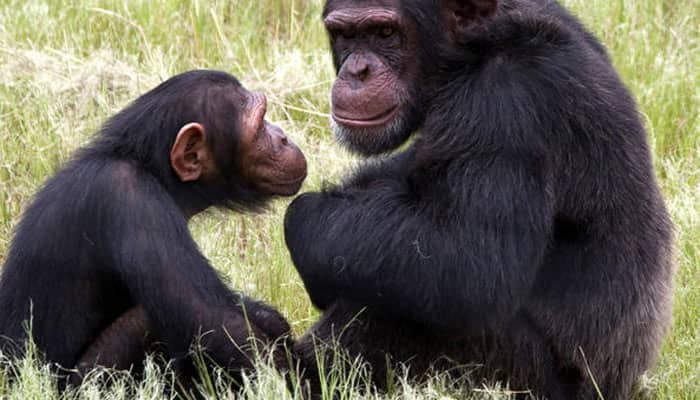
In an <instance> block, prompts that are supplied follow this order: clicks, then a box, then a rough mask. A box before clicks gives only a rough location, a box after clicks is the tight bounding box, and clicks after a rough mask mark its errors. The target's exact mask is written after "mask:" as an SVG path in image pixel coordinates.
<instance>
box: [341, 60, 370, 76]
mask: <svg viewBox="0 0 700 400" xmlns="http://www.w3.org/2000/svg"><path fill="white" fill-rule="evenodd" d="M346 68H347V69H346V71H347V72H348V74H350V76H352V77H353V78H354V79H357V80H359V81H364V80H365V79H366V78H367V76H368V75H369V63H368V62H367V59H366V58H365V57H362V56H358V55H352V56H351V58H350V59H349V60H348V61H347V62H346Z"/></svg>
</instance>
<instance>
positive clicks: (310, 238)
mask: <svg viewBox="0 0 700 400" xmlns="http://www.w3.org/2000/svg"><path fill="white" fill-rule="evenodd" d="M342 201H344V200H343V199H342V198H340V197H338V196H336V195H333V194H329V193H305V194H303V195H301V196H299V197H297V198H296V199H295V200H294V201H293V202H292V204H290V205H289V208H287V213H286V215H285V220H284V236H285V240H286V243H287V248H288V249H289V252H290V254H291V256H292V261H293V262H294V266H295V267H296V269H297V272H299V275H300V276H301V279H302V281H303V282H304V286H305V287H306V291H307V292H308V293H309V297H310V298H311V302H312V303H313V304H314V305H315V306H316V307H318V308H319V309H321V310H325V309H326V308H327V307H328V306H330V305H331V304H332V303H333V302H334V301H335V300H336V298H337V296H338V291H337V290H336V289H335V282H334V279H333V278H334V275H335V272H334V268H335V267H334V265H333V260H332V257H331V255H332V254H333V249H332V242H333V240H332V237H331V232H330V230H329V228H330V224H331V223H332V221H330V220H329V216H328V215H326V212H325V210H333V209H338V208H336V207H338V205H337V204H336V203H337V202H342Z"/></svg>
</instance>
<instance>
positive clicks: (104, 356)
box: [70, 306, 154, 385]
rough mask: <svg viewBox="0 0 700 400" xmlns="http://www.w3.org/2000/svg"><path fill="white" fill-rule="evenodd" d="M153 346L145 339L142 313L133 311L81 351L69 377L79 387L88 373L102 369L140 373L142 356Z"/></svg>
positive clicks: (146, 330) (146, 332) (137, 309)
mask: <svg viewBox="0 0 700 400" xmlns="http://www.w3.org/2000/svg"><path fill="white" fill-rule="evenodd" d="M153 345H154V338H153V337H152V336H150V335H149V324H148V319H147V317H146V313H145V311H144V309H143V308H142V307H140V306H137V307H133V308H131V309H129V310H128V311H127V312H125V313H124V314H122V315H121V316H120V317H119V318H117V319H116V320H115V321H114V322H112V324H111V325H109V326H108V327H107V328H106V329H105V330H103V331H102V333H100V335H99V336H98V337H97V339H95V341H94V342H92V344H90V346H88V348H87V349H86V350H85V352H84V353H83V355H82V356H81V357H80V360H79V361H78V364H77V365H76V372H74V373H73V374H72V375H71V377H70V382H71V384H73V385H79V384H80V382H81V381H82V380H83V378H84V377H85V374H86V373H87V372H89V371H90V370H91V369H93V368H95V367H98V366H102V367H108V368H114V369H119V370H129V369H131V370H132V371H134V372H137V373H139V372H141V370H142V368H143V361H144V359H145V357H146V352H147V350H149V349H150V348H151V347H152V346H153Z"/></svg>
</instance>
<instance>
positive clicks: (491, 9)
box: [442, 0, 498, 34]
mask: <svg viewBox="0 0 700 400" xmlns="http://www.w3.org/2000/svg"><path fill="white" fill-rule="evenodd" d="M497 9H498V0H443V1H442V10H443V15H444V16H445V19H446V21H445V22H446V24H447V27H448V29H449V30H450V33H452V34H457V33H459V31H461V30H463V29H465V28H467V27H468V26H469V25H471V24H472V23H474V22H475V21H478V20H480V19H484V18H488V17H490V16H492V15H493V14H495V13H496V10H497Z"/></svg>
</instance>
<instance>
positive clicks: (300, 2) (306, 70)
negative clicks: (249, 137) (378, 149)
mask: <svg viewBox="0 0 700 400" xmlns="http://www.w3.org/2000/svg"><path fill="white" fill-rule="evenodd" d="M564 3H565V4H566V5H568V6H570V7H571V8H572V9H573V10H574V11H575V12H576V13H577V14H578V15H580V16H581V18H582V19H583V20H584V21H585V22H586V23H587V24H588V26H590V27H591V29H592V30H593V31H594V32H595V33H596V34H597V35H599V37H600V38H601V39H602V40H603V42H604V43H605V44H606V45H607V46H608V47H609V49H610V52H611V55H612V57H613V60H614V63H615V65H616V67H617V68H618V70H619V71H620V73H621V74H622V76H623V79H624V80H625V82H626V83H627V84H628V85H629V87H630V88H631V89H632V91H633V93H634V94H635V96H636V98H637V100H638V101H639V103H640V110H641V112H642V113H643V115H644V120H645V121H646V125H647V128H648V132H649V137H650V141H651V144H652V146H653V149H654V156H655V165H656V168H657V170H656V171H657V174H658V176H659V178H660V180H661V184H662V187H663V191H664V194H665V196H666V199H667V202H668V205H669V208H670V210H671V212H672V215H673V220H674V222H675V224H676V228H677V250H678V251H677V260H678V265H679V269H678V274H677V288H676V302H675V315H674V316H675V318H674V327H673V330H672V332H671V333H670V335H669V337H668V340H667V341H666V344H665V346H664V348H663V352H662V354H661V356H660V359H659V362H658V364H657V367H656V368H655V369H654V370H653V371H651V372H650V373H649V374H648V376H646V377H645V379H644V380H643V382H642V388H643V391H644V392H645V394H646V396H649V398H652V399H695V398H700V351H698V349H700V116H699V112H698V110H699V109H700V0H691V1H688V2H682V3H677V2H672V1H668V0H637V1H633V2H632V1H630V2H625V1H609V0H564ZM320 8H321V1H320V0H257V1H242V0H236V1H224V0H221V1H205V0H199V1H197V0H195V1H179V0H162V1H158V2H151V1H144V0H119V1H117V0H102V1H99V0H86V1H74V0H72V1H58V0H44V1H41V0H30V1H24V0H3V1H2V2H0V188H2V189H1V190H0V261H2V260H3V259H4V258H5V255H6V253H7V247H8V245H9V243H10V240H11V237H12V228H13V227H14V226H15V225H16V223H17V221H18V219H19V218H20V215H21V212H22V210H23V208H24V207H25V206H26V205H27V204H28V202H29V201H30V199H31V196H32V195H33V193H35V192H36V190H37V189H38V188H39V187H40V185H41V184H42V182H43V181H44V180H45V179H46V178H47V176H49V175H51V174H52V173H53V172H54V171H56V168H57V167H58V166H60V165H61V164H62V163H63V162H65V161H66V160H67V159H68V157H69V156H70V154H71V152H72V151H73V150H75V149H76V148H77V147H79V146H80V145H82V144H84V143H85V142H86V141H87V140H89V138H90V137H91V136H92V135H93V134H94V132H95V130H96V129H97V128H98V127H99V125H100V124H101V123H102V122H103V121H104V119H105V118H106V117H108V116H109V115H111V114H112V113H114V112H116V111H117V110H119V109H121V108H122V107H123V106H125V105H126V104H127V103H128V101H130V100H132V99H134V98H136V97H137V96H138V95H140V94H141V93H143V92H145V91H146V90H148V89H150V88H151V87H153V86H154V85H155V84H157V83H158V82H160V81H162V80H163V79H165V78H167V77H169V76H171V75H173V74H175V73H178V72H182V71H185V70H188V69H193V68H213V69H221V70H225V71H228V72H231V73H233V74H235V75H237V76H238V77H239V78H241V80H242V81H243V82H244V83H245V85H246V86H247V87H249V88H251V89H259V90H262V91H264V92H265V93H266V94H267V95H268V99H269V103H270V110H271V114H270V118H271V119H272V120H274V121H275V122H277V123H279V124H280V125H282V126H283V128H284V129H285V130H286V131H287V133H288V134H289V135H290V136H291V137H292V138H293V139H294V140H295V141H296V142H297V143H298V144H299V145H300V146H301V147H302V149H303V150H304V151H305V153H306V154H307V157H308V160H309V178H308V181H307V183H306V184H305V186H304V188H303V189H302V190H314V189H317V188H318V187H319V186H320V185H321V184H322V182H323V181H333V180H335V179H337V178H338V177H339V176H341V174H342V173H343V171H345V170H347V168H349V167H351V166H352V165H353V164H354V163H356V162H357V160H356V159H354V158H352V157H351V156H349V155H348V154H347V153H345V152H343V151H342V150H341V149H340V148H339V146H338V145H336V144H335V143H334V142H333V140H332V138H331V134H330V131H329V128H328V126H329V124H328V119H329V116H328V99H329V88H330V84H331V81H332V79H333V69H332V65H331V59H330V55H329V52H328V48H327V42H326V38H325V34H324V31H323V27H322V25H321V19H320ZM285 206H286V202H285V201H278V202H277V203H276V204H275V205H274V206H273V208H272V210H271V212H270V213H268V214H266V215H258V216H247V217H241V216H234V215H231V214H225V213H219V212H210V213H207V214H206V215H202V216H200V217H197V218H196V219H195V220H194V221H193V222H192V224H191V227H192V230H193V232H194V235H195V238H196V240H197V242H198V243H199V245H200V247H201V249H202V251H203V252H204V253H205V254H206V255H207V256H208V257H209V259H210V260H211V262H212V263H213V264H214V265H215V266H216V268H217V269H218V270H219V271H220V272H221V274H222V276H223V278H224V279H225V280H226V282H227V283H228V284H230V285H231V286H232V287H235V288H239V289H241V290H243V291H245V292H246V293H248V294H250V295H252V296H254V297H258V298H262V299H265V300H267V301H268V302H270V303H271V304H273V305H274V306H276V307H278V308H279V309H280V310H281V312H282V313H283V314H284V315H285V316H287V317H288V318H289V320H290V322H291V324H292V326H293V329H294V331H295V332H297V333H300V332H303V331H304V329H306V328H307V327H308V326H309V325H310V324H311V323H312V322H313V321H314V320H315V319H316V317H317V315H318V314H317V312H316V311H315V310H314V309H313V307H312V306H311V304H310V302H309V300H308V297H307V296H306V294H305V291H304V288H303V286H302V284H301V281H300V280H299V278H298V277H297V275H296V273H295V270H294V268H293V267H292V264H291V262H290V260H289V255H288V253H287V250H286V248H285V246H284V240H283V237H282V229H281V227H282V216H283V213H284V209H285ZM262 364H264V362H263V363H262ZM263 366H264V365H263ZM13 368H15V369H16V370H17V371H18V372H19V379H17V380H14V381H12V382H10V381H8V379H7V378H6V377H7V374H4V373H2V372H1V371H0V398H2V399H5V398H7V399H27V398H37V399H39V398H41V399H55V398H59V396H58V394H57V392H56V391H55V389H54V383H53V381H52V380H51V379H50V378H49V377H48V375H47V373H46V369H45V368H44V367H42V366H41V365H40V364H39V363H38V362H37V361H36V360H35V359H34V358H29V359H27V360H25V362H24V363H22V364H19V365H15V366H14V367H13ZM149 371H150V372H149V374H147V378H146V380H145V381H144V382H141V383H139V384H134V383H133V382H130V381H129V380H128V379H122V380H119V383H118V384H117V385H114V386H112V387H111V388H104V387H102V386H100V385H99V384H98V383H97V380H93V381H90V382H88V383H87V384H86V385H84V386H83V387H82V388H80V389H79V390H77V391H75V392H69V393H67V394H66V395H65V396H64V398H73V397H77V398H81V399H98V398H109V399H120V398H124V399H130V398H142V399H151V398H163V397H164V396H165V395H163V390H162V388H163V387H164V386H167V385H168V384H169V381H168V377H167V376H163V375H162V374H161V373H160V372H158V371H157V370H153V369H149ZM262 371H263V372H262V373H261V375H260V377H259V378H258V379H257V380H256V381H255V382H254V383H251V384H249V385H247V387H246V392H245V393H244V396H243V397H244V398H247V399H270V398H280V399H282V398H292V397H291V395H290V394H288V393H287V392H286V389H285V385H284V382H283V381H282V380H281V379H279V377H277V376H276V374H275V373H274V372H272V371H271V370H270V369H265V368H263V369H262ZM345 372H346V373H345V374H342V376H334V377H331V378H329V379H328V381H327V382H326V383H327V385H328V388H335V389H336V390H337V391H338V392H339V393H342V397H344V398H366V397H368V395H366V394H365V395H363V394H359V393H357V392H354V391H352V390H351V389H349V387H350V386H351V384H352V382H353V380H359V381H362V380H363V379H364V377H365V376H366V375H365V372H364V370H363V369H362V368H360V367H358V366H356V367H355V368H351V369H350V370H349V371H345ZM397 376H398V378H397V384H396V386H395V387H394V388H393V389H392V390H391V391H390V393H389V394H387V395H386V396H385V397H386V398H406V399H413V398H415V399H418V398H420V399H450V398H464V397H466V396H473V398H489V399H494V398H498V399H501V398H508V392H507V390H504V389H500V390H499V389H498V388H478V389H476V390H469V392H468V394H467V393H464V392H463V391H464V389H460V388H459V387H460V385H456V384H455V382H449V381H447V380H445V379H444V378H443V377H436V378H435V379H434V380H432V381H431V382H429V383H427V384H425V385H418V386H414V385H411V383H410V382H406V381H405V380H403V379H401V373H400V371H399V372H398V373H397ZM225 383H226V380H225V378H222V379H217V377H212V379H211V381H210V385H208V387H206V388H204V389H205V390H207V391H208V392H209V393H213V392H217V393H218V395H219V396H220V397H224V398H228V397H233V395H232V394H231V393H229V392H228V391H227V389H226V387H225V386H226V385H225ZM455 386H456V387H457V388H455Z"/></svg>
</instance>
